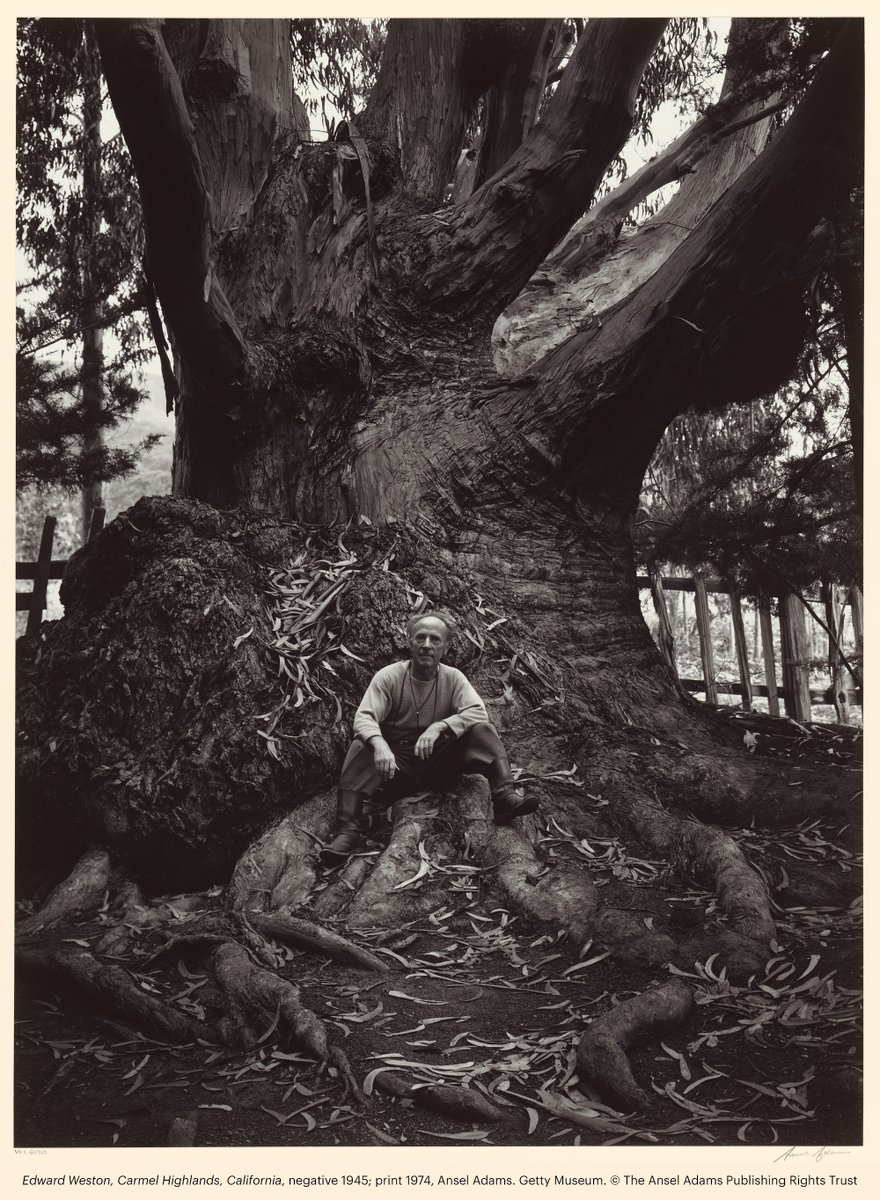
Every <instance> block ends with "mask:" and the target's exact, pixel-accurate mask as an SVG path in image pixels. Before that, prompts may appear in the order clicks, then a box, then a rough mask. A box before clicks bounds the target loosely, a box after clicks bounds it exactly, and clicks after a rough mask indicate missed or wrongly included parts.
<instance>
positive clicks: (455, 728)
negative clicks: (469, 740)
mask: <svg viewBox="0 0 880 1200" xmlns="http://www.w3.org/2000/svg"><path fill="white" fill-rule="evenodd" d="M450 670H451V671H452V672H453V682H452V707H453V709H454V710H455V711H454V712H453V713H452V715H451V716H449V717H444V720H443V723H444V724H445V725H446V726H447V728H448V729H449V731H450V733H452V734H453V735H454V736H455V737H457V738H459V737H461V735H462V734H463V733H464V732H465V730H467V729H470V728H472V726H474V725H482V724H485V723H486V722H487V721H488V720H489V714H488V713H487V712H486V706H485V704H483V701H482V700H481V699H480V697H479V695H478V693H477V690H476V688H475V687H474V686H473V685H472V684H471V682H470V680H469V679H468V678H467V676H466V675H463V674H462V672H461V671H459V670H457V669H456V668H455V667H450Z"/></svg>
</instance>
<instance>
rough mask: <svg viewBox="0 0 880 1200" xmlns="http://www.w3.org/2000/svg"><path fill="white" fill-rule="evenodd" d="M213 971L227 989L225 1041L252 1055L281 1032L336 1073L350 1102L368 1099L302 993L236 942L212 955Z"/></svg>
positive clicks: (224, 990)
mask: <svg viewBox="0 0 880 1200" xmlns="http://www.w3.org/2000/svg"><path fill="white" fill-rule="evenodd" d="M210 967H211V969H212V971H213V974H214V976H215V978H216V979H217V982H218V983H219V985H220V987H221V988H222V989H223V992H224V993H225V995H226V998H227V1001H228V1003H229V1007H230V1015H229V1016H228V1017H225V1018H223V1020H222V1021H221V1022H219V1028H220V1030H221V1032H222V1036H223V1040H224V1041H230V1042H237V1043H238V1044H239V1045H241V1046H243V1047H244V1048H245V1049H252V1048H253V1047H254V1046H256V1045H257V1044H258V1043H259V1042H260V1041H261V1040H264V1039H265V1038H266V1036H267V1035H268V1034H269V1033H270V1032H272V1031H274V1030H277V1031H278V1032H279V1033H280V1034H281V1036H282V1037H283V1036H285V1035H286V1036H287V1037H289V1038H290V1039H291V1041H293V1042H294V1043H295V1044H296V1045H298V1046H301V1047H302V1048H303V1049H304V1050H306V1051H308V1052H309V1053H310V1054H313V1055H314V1056H315V1058H317V1059H318V1061H319V1062H320V1063H321V1064H322V1066H332V1067H335V1068H336V1070H337V1071H338V1072H339V1076H340V1078H341V1080H342V1085H343V1091H344V1094H345V1096H346V1097H348V1096H352V1097H353V1098H354V1099H357V1100H361V1099H363V1093H362V1092H361V1090H360V1088H359V1087H358V1083H357V1080H356V1079H355V1077H354V1074H353V1073H352V1069H351V1066H350V1064H349V1061H348V1059H347V1058H346V1056H345V1054H344V1053H343V1052H342V1051H341V1050H340V1049H339V1047H338V1046H332V1045H331V1044H330V1042H329V1040H328V1038H327V1030H326V1028H325V1027H324V1024H323V1022H322V1021H321V1020H320V1018H319V1017H317V1016H316V1015H315V1013H313V1012H312V1011H311V1009H308V1008H306V1007H304V1005H303V1004H302V1003H301V1002H300V993H299V988H297V987H296V986H295V985H294V984H292V983H289V982H288V981H287V980H286V979H282V978H281V977H280V976H279V975H276V974H275V972H274V971H267V970H266V969H265V968H264V967H259V966H257V965H256V964H255V963H254V962H253V961H252V959H251V958H250V956H249V955H248V954H247V952H246V951H245V950H244V949H243V948H242V947H241V946H239V945H237V944H236V943H235V942H225V943H223V944H222V945H220V946H217V947H216V949H215V950H214V951H213V952H212V954H211V958H210Z"/></svg>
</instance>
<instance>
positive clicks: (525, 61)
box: [474, 18, 562, 189]
mask: <svg viewBox="0 0 880 1200" xmlns="http://www.w3.org/2000/svg"><path fill="white" fill-rule="evenodd" d="M517 24H520V22H517ZM521 24H523V25H524V26H525V28H524V31H523V37H522V39H521V40H520V42H519V44H518V46H517V48H516V53H515V54H513V55H511V57H510V58H509V60H508V62H507V64H506V66H505V69H504V73H503V75H502V77H501V79H499V80H498V82H497V83H495V84H493V86H492V87H490V88H489V90H488V92H487V93H486V95H485V98H484V103H485V114H484V122H483V124H484V130H483V136H482V139H481V141H480V158H479V163H478V166H477V171H476V176H475V180H474V189H476V188H478V187H481V186H482V185H483V184H484V183H485V182H486V180H487V179H489V178H490V176H492V175H494V174H495V172H496V171H498V170H500V169H501V167H503V166H504V164H505V163H506V162H507V160H508V159H509V158H510V156H511V155H512V154H513V153H514V151H515V150H517V149H519V147H520V146H521V145H522V143H523V141H524V140H525V139H526V137H527V136H528V135H529V134H530V133H531V131H532V127H533V126H534V124H535V121H536V120H537V119H538V108H539V106H540V102H541V97H542V95H543V93H544V87H545V86H546V80H547V70H548V67H549V65H550V61H551V56H552V54H553V52H554V50H555V48H556V44H557V41H558V39H559V34H560V31H561V27H562V21H561V19H559V18H556V19H553V20H546V21H540V20H537V21H528V22H522V23H521Z"/></svg>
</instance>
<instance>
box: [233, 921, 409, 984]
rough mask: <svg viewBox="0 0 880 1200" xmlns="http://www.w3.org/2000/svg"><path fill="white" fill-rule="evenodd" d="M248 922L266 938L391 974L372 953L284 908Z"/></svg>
mask: <svg viewBox="0 0 880 1200" xmlns="http://www.w3.org/2000/svg"><path fill="white" fill-rule="evenodd" d="M249 920H250V923H251V924H252V925H253V927H254V929H256V930H257V932H258V933H261V934H263V935H264V936H265V937H270V938H274V939H275V940H276V941H279V942H285V943H289V944H290V945H292V946H300V947H302V948H303V949H305V950H311V951H316V952H317V953H318V954H324V955H327V956H328V957H329V958H335V959H341V960H342V961H343V962H353V963H357V965H358V966H360V967H366V968H367V969H368V970H370V971H378V972H380V973H381V974H383V975H384V974H387V972H388V966H387V964H386V963H384V962H383V961H382V960H381V959H380V958H377V957H376V955H375V954H371V953H370V951H369V950H364V949H362V947H360V946H357V945H355V943H354V942H352V941H349V939H348V938H346V937H342V935H341V934H338V933H334V932H333V931H332V930H330V929H324V928H322V927H321V926H320V925H316V924H315V923H314V922H313V921H306V920H304V919H303V918H302V917H294V916H293V915H292V914H291V913H289V912H285V911H284V910H283V909H282V910H280V911H278V912H271V913H251V915H250V918H249Z"/></svg>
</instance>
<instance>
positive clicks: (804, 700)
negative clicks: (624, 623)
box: [636, 573, 863, 725]
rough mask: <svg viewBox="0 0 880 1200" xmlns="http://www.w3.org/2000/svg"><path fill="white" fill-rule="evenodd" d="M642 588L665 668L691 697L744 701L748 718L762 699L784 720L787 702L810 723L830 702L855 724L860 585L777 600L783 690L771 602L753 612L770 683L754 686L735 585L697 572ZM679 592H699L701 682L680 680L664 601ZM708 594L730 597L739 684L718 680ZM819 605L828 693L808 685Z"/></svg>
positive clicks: (644, 579)
mask: <svg viewBox="0 0 880 1200" xmlns="http://www.w3.org/2000/svg"><path fill="white" fill-rule="evenodd" d="M636 583H637V584H638V586H639V588H640V589H642V590H647V591H649V592H650V594H651V600H652V602H653V605H654V610H655V612H656V613H657V620H658V631H657V641H658V644H659V646H660V652H661V653H662V655H663V657H664V659H665V660H666V663H667V664H668V666H669V667H670V669H671V670H672V671H673V673H674V674H675V677H676V679H678V682H679V683H680V684H681V686H682V687H684V688H686V689H687V690H688V691H690V692H704V693H705V695H706V699H707V700H708V701H709V702H710V703H711V704H717V703H718V696H719V694H723V695H738V696H741V697H742V707H743V709H745V710H746V711H747V712H748V711H750V710H751V709H752V708H753V701H754V698H755V696H761V697H764V698H766V700H767V708H768V711H769V713H770V715H771V716H774V717H778V716H779V701H780V700H782V701H783V702H784V704H785V711H786V714H787V715H788V716H790V717H793V718H794V719H795V720H796V721H809V720H810V719H811V717H812V705H813V704H814V703H815V704H829V705H833V706H834V710H835V712H836V714H837V720H838V721H839V722H840V723H841V724H844V725H845V724H847V723H848V722H849V719H850V708H851V706H852V705H854V704H859V705H860V704H861V703H862V689H861V686H860V684H859V683H858V682H857V681H856V680H855V678H854V677H853V675H852V674H851V670H850V667H851V663H850V662H849V660H847V659H846V658H845V656H844V655H843V652H842V650H841V631H842V629H843V616H844V610H845V609H846V608H847V607H848V608H849V610H850V616H851V619H852V626H853V634H854V637H855V642H856V654H857V656H858V657H859V659H860V658H861V654H862V638H863V617H862V594H861V592H860V591H859V589H858V587H855V586H853V587H851V588H849V589H845V588H841V587H839V586H838V585H837V584H832V583H826V584H824V585H823V587H822V594H821V597H820V598H819V600H814V599H810V600H809V602H808V603H805V601H804V599H802V598H801V597H799V596H796V595H794V594H793V593H790V592H789V593H787V594H785V595H783V596H778V597H775V599H777V600H778V602H779V616H778V621H779V626H780V636H779V645H780V649H781V657H782V663H781V666H782V684H781V686H780V685H779V681H778V679H777V662H776V649H775V642H774V634H773V614H772V611H771V607H770V601H769V600H768V599H764V600H760V601H759V602H758V604H757V606H756V613H755V619H756V621H757V622H758V628H759V629H760V635H761V658H762V666H763V674H764V683H763V684H759V683H753V682H752V671H751V663H750V661H749V651H748V640H747V638H746V630H745V621H744V619H743V600H742V597H741V596H740V594H739V592H738V591H737V589H736V588H735V587H734V586H733V585H732V584H731V583H729V582H728V581H727V580H725V579H715V578H705V577H703V576H701V575H700V574H699V573H696V574H694V575H693V576H684V575H663V576H661V575H659V574H650V575H637V576H636ZM674 591H678V592H693V594H694V610H695V614H696V625H697V635H698V639H699V645H700V662H701V664H702V669H703V677H702V679H682V678H681V677H680V675H679V671H678V662H677V657H676V647H675V635H674V632H673V623H672V620H671V618H670V615H669V608H668V605H667V600H666V593H667V592H674ZM710 593H721V594H723V595H727V596H729V597H730V619H731V624H732V627H733V643H734V647H735V653H736V661H737V671H738V674H739V681H738V682H733V681H727V680H721V679H718V678H717V672H716V669H715V649H714V645H713V642H712V631H711V618H710V614H709V600H708V597H709V594H710ZM814 604H817V605H818V606H819V607H820V608H822V609H824V613H825V617H824V626H823V628H824V630H825V633H826V635H827V647H828V650H827V661H828V670H829V675H830V680H831V686H830V687H828V688H815V687H811V686H810V663H811V655H810V653H809V637H808V632H807V616H808V615H809V616H810V617H811V618H812V619H813V620H814V621H817V622H819V623H820V624H821V618H819V617H818V616H817V613H816V611H815V609H814V607H813V606H814Z"/></svg>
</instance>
